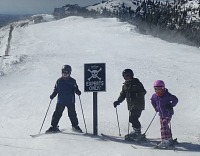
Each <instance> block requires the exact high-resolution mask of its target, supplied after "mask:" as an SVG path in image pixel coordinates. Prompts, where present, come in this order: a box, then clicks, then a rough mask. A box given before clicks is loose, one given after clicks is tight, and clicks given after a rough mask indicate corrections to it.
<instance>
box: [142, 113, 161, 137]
mask: <svg viewBox="0 0 200 156" xmlns="http://www.w3.org/2000/svg"><path fill="white" fill-rule="evenodd" d="M156 115H157V112H156V113H155V115H154V116H153V119H152V120H151V122H150V124H149V126H148V127H147V129H146V131H145V132H144V134H142V135H145V134H146V132H147V131H148V129H149V127H150V126H151V124H152V122H153V120H154V118H155V117H156Z"/></svg>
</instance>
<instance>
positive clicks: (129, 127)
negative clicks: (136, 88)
mask: <svg viewBox="0 0 200 156" xmlns="http://www.w3.org/2000/svg"><path fill="white" fill-rule="evenodd" d="M130 115H131V111H129V116H128V135H129V129H130V122H129V118H130Z"/></svg>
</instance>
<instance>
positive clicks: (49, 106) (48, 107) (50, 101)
mask: <svg viewBox="0 0 200 156" xmlns="http://www.w3.org/2000/svg"><path fill="white" fill-rule="evenodd" d="M51 101H52V99H51V100H50V102H49V106H48V108H47V111H46V114H45V117H44V120H43V122H42V126H41V128H40V131H39V134H40V132H41V130H42V127H43V124H44V121H45V119H46V116H47V113H48V111H49V107H50V105H51Z"/></svg>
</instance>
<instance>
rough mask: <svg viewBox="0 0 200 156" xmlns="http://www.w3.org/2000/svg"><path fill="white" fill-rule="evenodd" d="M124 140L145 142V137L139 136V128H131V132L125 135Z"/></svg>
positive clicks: (143, 135)
mask: <svg viewBox="0 0 200 156" xmlns="http://www.w3.org/2000/svg"><path fill="white" fill-rule="evenodd" d="M125 140H128V141H144V140H146V135H145V134H141V128H133V132H131V133H130V134H127V135H125Z"/></svg>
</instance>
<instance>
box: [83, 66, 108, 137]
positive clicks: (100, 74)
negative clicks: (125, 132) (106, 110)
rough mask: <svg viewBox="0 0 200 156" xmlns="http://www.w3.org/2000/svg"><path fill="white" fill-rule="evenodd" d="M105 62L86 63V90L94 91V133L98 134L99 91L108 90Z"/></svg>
mask: <svg viewBox="0 0 200 156" xmlns="http://www.w3.org/2000/svg"><path fill="white" fill-rule="evenodd" d="M105 73H106V65H105V63H92V64H84V84H85V85H84V91H85V92H93V134H94V135H98V118H97V117H98V111H97V92H100V91H106V74H105Z"/></svg>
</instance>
